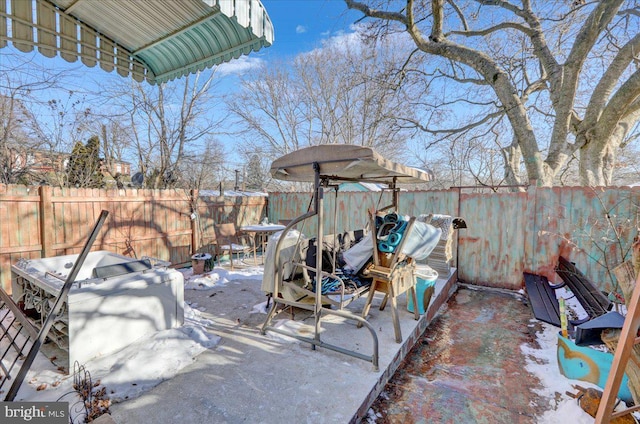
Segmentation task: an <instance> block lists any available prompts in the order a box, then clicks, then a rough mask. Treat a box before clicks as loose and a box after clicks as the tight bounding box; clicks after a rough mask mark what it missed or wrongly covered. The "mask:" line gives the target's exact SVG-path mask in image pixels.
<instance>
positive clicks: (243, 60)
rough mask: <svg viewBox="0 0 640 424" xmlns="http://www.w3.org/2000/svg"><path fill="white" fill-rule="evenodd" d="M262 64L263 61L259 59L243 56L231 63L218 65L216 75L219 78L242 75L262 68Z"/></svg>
mask: <svg viewBox="0 0 640 424" xmlns="http://www.w3.org/2000/svg"><path fill="white" fill-rule="evenodd" d="M262 63H263V60H262V59H261V58H259V57H255V56H246V55H243V56H240V57H239V58H237V59H233V60H232V61H231V62H227V63H223V64H221V65H218V68H217V70H216V73H217V74H218V75H219V76H225V75H230V74H234V75H241V74H244V73H246V72H248V71H250V70H252V69H256V68H259V67H260V66H262Z"/></svg>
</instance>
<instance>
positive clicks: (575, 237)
mask: <svg viewBox="0 0 640 424" xmlns="http://www.w3.org/2000/svg"><path fill="white" fill-rule="evenodd" d="M468 191H469V190H466V189H458V188H454V189H450V190H442V191H403V192H401V193H400V207H399V212H400V213H402V214H407V215H415V216H417V215H420V214H430V213H436V214H446V215H452V216H460V217H462V218H464V219H465V221H466V223H467V225H468V228H466V229H462V230H459V231H458V232H457V237H458V240H457V241H458V243H457V249H456V252H454V258H455V257H457V268H458V277H459V279H460V280H461V281H464V282H467V283H471V284H477V285H484V286H490V287H497V288H507V289H511V290H519V289H520V288H522V287H523V276H522V273H523V272H525V271H527V272H531V273H537V274H541V275H544V276H546V277H547V278H549V280H550V281H554V282H560V279H559V277H558V276H557V275H556V274H555V271H554V267H555V265H556V264H557V263H558V256H559V255H560V254H562V255H563V256H564V257H567V258H569V259H570V260H571V261H573V262H575V263H576V265H577V267H578V268H579V269H580V270H581V271H582V272H583V273H584V274H585V275H587V276H589V278H590V279H591V280H593V281H594V282H595V283H596V284H597V285H598V286H599V287H600V288H601V289H606V290H610V289H611V288H612V285H615V284H616V282H615V279H614V277H612V276H611V275H610V271H611V270H612V269H613V268H614V267H615V265H617V264H618V263H620V262H621V254H624V253H625V251H626V250H627V249H629V248H630V246H631V242H632V239H633V237H634V236H635V235H636V234H637V228H638V225H639V224H640V187H634V188H629V187H620V188H590V187H556V188H539V187H535V186H530V187H529V188H528V189H527V190H526V191H525V192H517V193H513V192H508V193H489V194H488V193H483V194H478V193H469V192H468ZM388 195H389V194H388V193H385V194H384V195H382V200H380V197H381V196H380V193H378V192H341V193H338V196H337V200H336V198H335V196H334V195H333V194H330V193H327V194H326V197H325V199H326V212H327V213H326V215H325V216H326V221H325V223H324V226H325V229H326V232H328V233H331V232H334V230H335V231H336V232H342V231H345V230H348V229H356V228H362V227H363V226H364V225H365V221H364V219H365V217H366V211H367V209H369V208H372V207H375V206H376V205H380V206H384V205H386V204H388V201H389V197H386V196H388ZM310 198H311V195H310V194H309V193H271V194H270V195H269V212H268V215H269V217H270V218H271V219H272V220H274V221H275V220H278V219H290V218H292V217H294V216H297V215H300V214H301V213H303V212H306V211H307V208H308V206H309V199H310ZM334 210H335V211H337V219H336V223H335V225H334V222H333V211H334ZM315 230H316V227H315V224H313V225H307V227H305V228H303V229H301V231H302V232H303V233H304V234H305V235H307V236H309V235H313V234H315ZM454 260H455V259H454Z"/></svg>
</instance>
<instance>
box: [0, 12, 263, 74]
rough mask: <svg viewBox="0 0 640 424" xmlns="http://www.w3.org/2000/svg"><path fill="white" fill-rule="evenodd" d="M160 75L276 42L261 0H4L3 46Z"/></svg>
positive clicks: (0, 18) (193, 68)
mask: <svg viewBox="0 0 640 424" xmlns="http://www.w3.org/2000/svg"><path fill="white" fill-rule="evenodd" d="M7 41H11V42H12V43H13V45H14V46H15V47H16V48H17V49H18V50H21V51H23V52H30V51H32V50H33V49H34V48H37V49H38V51H39V52H40V53H42V54H43V55H45V56H47V57H53V56H55V54H57V53H58V54H60V56H61V57H62V58H64V59H65V60H67V61H69V62H75V61H76V60H78V58H80V59H81V60H82V62H83V63H84V64H85V65H86V66H90V67H91V66H95V65H96V64H98V63H99V64H100V67H101V68H102V69H104V70H105V71H108V72H109V71H112V70H113V69H117V71H118V73H119V74H120V75H123V76H128V75H132V76H133V78H135V79H136V80H142V79H145V78H146V79H147V80H148V81H149V82H151V83H160V82H164V81H168V80H171V79H174V78H178V77H181V76H183V75H186V74H188V73H193V72H196V71H199V70H202V69H204V68H206V67H210V66H213V65H217V64H220V63H223V62H226V61H229V60H231V59H232V58H237V57H239V56H241V55H243V54H248V53H249V52H251V51H257V50H259V49H260V48H262V47H265V46H269V45H271V43H272V42H273V25H272V23H271V20H270V19H269V16H268V14H267V13H266V10H265V9H264V7H263V6H262V4H261V2H260V1H258V0H180V1H175V0H138V1H131V0H100V1H93V0H0V47H4V46H6V45H7Z"/></svg>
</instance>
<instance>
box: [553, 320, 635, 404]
mask: <svg viewBox="0 0 640 424" xmlns="http://www.w3.org/2000/svg"><path fill="white" fill-rule="evenodd" d="M612 363H613V354H611V353H609V352H602V351H600V350H596V349H592V348H590V347H587V346H578V345H576V344H575V343H574V342H573V340H570V339H568V338H566V337H562V334H561V333H560V332H559V333H558V368H560V374H562V375H564V376H565V377H567V378H569V379H572V380H582V381H588V382H589V383H593V384H595V385H596V386H598V387H600V388H601V389H603V390H604V388H605V385H606V384H607V378H608V377H609V371H611V365H612ZM618 398H619V399H621V400H623V401H624V402H626V403H631V402H633V397H632V395H631V390H629V378H628V377H627V374H624V376H623V377H622V382H621V384H620V390H619V391H618Z"/></svg>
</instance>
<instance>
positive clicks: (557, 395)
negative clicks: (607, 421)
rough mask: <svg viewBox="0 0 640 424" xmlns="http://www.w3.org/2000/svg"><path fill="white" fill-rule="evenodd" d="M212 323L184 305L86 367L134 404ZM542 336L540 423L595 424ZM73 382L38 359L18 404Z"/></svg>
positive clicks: (212, 283)
mask: <svg viewBox="0 0 640 424" xmlns="http://www.w3.org/2000/svg"><path fill="white" fill-rule="evenodd" d="M182 272H183V274H184V277H185V290H205V291H206V290H211V289H212V288H216V287H217V288H219V287H221V286H226V285H228V284H229V283H230V282H232V281H233V280H235V279H243V280H246V279H256V280H262V268H250V269H246V270H237V271H228V270H224V269H222V268H216V269H215V270H214V271H213V272H211V273H207V274H205V275H198V276H194V275H193V274H192V272H191V270H190V269H186V270H183V271H182ZM253 312H254V313H265V308H264V303H262V304H257V305H255V306H254V311H253ZM210 324H211V322H210V321H208V320H207V319H205V318H204V317H203V316H202V315H201V313H200V311H199V310H198V305H197V303H191V304H188V303H187V304H185V324H184V326H183V327H181V328H179V329H172V330H166V331H161V332H158V333H156V334H155V335H154V336H153V337H151V338H149V339H145V340H140V341H139V342H137V343H135V344H133V345H130V346H128V347H127V348H125V349H122V350H121V351H119V352H117V353H115V354H113V355H109V356H105V357H100V358H96V359H94V360H92V361H90V362H89V363H87V364H85V368H86V369H87V370H89V371H90V373H91V377H92V380H93V382H100V384H101V385H103V386H105V387H108V389H109V393H107V396H108V397H109V398H110V399H111V400H112V401H114V402H117V401H122V400H126V399H132V398H135V397H137V396H139V395H140V394H142V393H144V392H145V391H147V390H149V389H150V388H152V387H154V386H155V385H157V384H159V383H160V382H161V381H163V380H166V379H170V378H172V377H173V376H175V375H176V374H177V373H178V372H180V370H181V369H183V368H184V367H185V366H187V365H189V364H191V363H192V362H193V361H195V359H196V357H197V356H198V355H199V354H200V353H202V352H203V351H205V350H206V349H208V348H212V347H215V346H216V344H217V343H218V342H219V340H220V338H219V337H218V336H215V335H213V334H211V333H209V332H208V331H207V327H208V326H210ZM543 328H544V331H542V332H540V333H538V335H537V341H538V345H539V348H534V347H531V346H528V345H522V346H521V350H522V352H523V354H524V355H525V356H526V358H527V364H526V369H527V371H529V372H530V373H532V374H535V375H537V376H538V377H539V378H540V381H542V383H543V384H544V387H543V388H542V389H541V390H540V391H539V393H538V394H539V395H541V396H543V397H544V398H545V399H548V402H549V404H548V411H547V412H546V413H545V414H544V415H543V416H542V417H540V418H539V420H538V423H540V424H551V423H560V422H567V423H569V422H570V423H577V424H581V423H585V424H587V423H589V424H590V423H593V418H592V417H590V416H589V415H588V414H586V413H585V412H584V411H583V410H582V409H581V408H580V407H579V406H578V404H577V402H576V400H575V399H572V398H571V397H569V396H567V394H566V392H567V391H569V392H575V389H574V388H573V387H572V384H578V385H580V386H583V387H595V386H594V385H592V384H590V383H587V382H584V381H577V380H569V379H566V378H565V377H563V376H562V375H561V374H560V373H559V371H558V365H557V359H556V350H557V331H558V329H557V328H555V327H553V326H550V325H544V326H543ZM72 385H73V377H72V376H70V375H63V374H61V373H60V372H59V371H58V370H57V369H56V367H55V366H54V365H52V364H51V362H49V361H48V360H47V359H46V358H45V357H44V356H42V355H40V356H38V358H37V359H36V362H35V363H34V365H33V366H32V368H31V370H30V371H29V373H28V375H27V378H26V379H25V383H24V384H23V385H22V387H21V389H20V391H19V393H18V396H17V397H16V399H15V400H17V401H19V400H31V401H57V400H63V401H69V402H73V401H74V400H73V399H71V398H69V396H72V395H69V393H70V392H72V391H73V390H72Z"/></svg>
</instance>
